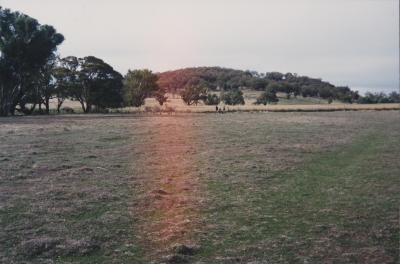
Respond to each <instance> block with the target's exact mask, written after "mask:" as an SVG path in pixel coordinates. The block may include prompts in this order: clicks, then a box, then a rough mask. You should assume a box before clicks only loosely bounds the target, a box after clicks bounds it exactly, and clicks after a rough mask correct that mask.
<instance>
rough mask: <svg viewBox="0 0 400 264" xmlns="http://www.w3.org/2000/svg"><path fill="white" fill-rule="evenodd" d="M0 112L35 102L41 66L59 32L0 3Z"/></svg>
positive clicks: (60, 39)
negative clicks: (3, 6)
mask: <svg viewBox="0 0 400 264" xmlns="http://www.w3.org/2000/svg"><path fill="white" fill-rule="evenodd" d="M0 36H1V37H0V115H8V114H10V113H11V114H12V113H14V111H15V110H16V107H17V105H19V110H20V111H22V112H27V109H26V104H27V103H32V104H33V105H36V104H37V103H38V100H40V99H39V96H38V94H37V93H38V85H41V84H40V82H38V80H39V79H40V78H39V75H40V71H41V69H43V67H44V66H45V65H46V63H47V62H48V60H50V59H52V58H54V56H55V54H54V53H55V51H56V49H57V46H58V45H60V44H61V43H62V42H63V41H64V37H63V35H61V34H59V33H57V32H56V30H55V29H54V28H53V27H52V26H49V25H41V24H39V22H38V21H37V20H36V19H34V18H31V17H29V16H27V15H25V14H21V13H19V12H12V11H10V10H9V9H3V8H1V7H0Z"/></svg>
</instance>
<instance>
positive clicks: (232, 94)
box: [221, 89, 245, 105]
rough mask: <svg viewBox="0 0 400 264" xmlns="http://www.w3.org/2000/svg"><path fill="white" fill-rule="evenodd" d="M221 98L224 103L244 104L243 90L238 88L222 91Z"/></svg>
mask: <svg viewBox="0 0 400 264" xmlns="http://www.w3.org/2000/svg"><path fill="white" fill-rule="evenodd" d="M221 100H222V101H224V103H225V104H227V105H238V104H241V105H244V104H245V102H244V97H243V92H242V91H240V90H238V89H236V90H230V91H228V92H224V93H223V94H222V95H221Z"/></svg>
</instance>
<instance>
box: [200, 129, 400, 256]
mask: <svg viewBox="0 0 400 264" xmlns="http://www.w3.org/2000/svg"><path fill="white" fill-rule="evenodd" d="M386 136H387V135H385V133H379V134H372V135H368V136H366V137H363V138H360V139H357V141H356V142H354V143H353V144H351V145H350V146H347V147H344V148H340V149H338V150H336V151H334V152H332V153H328V154H322V155H318V156H316V157H313V158H312V159H310V160H309V162H308V163H307V165H304V166H302V167H301V168H299V169H297V170H295V171H293V172H292V173H290V174H286V173H282V172H279V173H274V174H272V175H271V176H270V177H268V178H266V179H263V180H259V181H257V186H251V187H249V186H243V185H237V184H233V185H232V184H229V183H227V182H225V181H211V182H210V184H209V186H210V189H211V190H213V192H212V193H213V194H214V195H215V196H214V197H213V200H214V201H215V202H214V205H213V206H214V207H213V208H212V209H211V210H206V211H205V214H206V215H207V216H208V217H209V221H210V222H218V223H223V225H219V226H217V227H216V228H215V229H212V231H211V232H209V233H208V234H207V237H204V238H203V239H204V240H203V241H202V244H203V248H204V249H205V250H204V251H203V255H202V256H201V259H202V260H213V261H217V262H221V263H228V262H241V263H247V262H250V261H264V262H265V261H268V262H272V263H282V262H285V263H304V262H308V263H398V261H399V259H398V253H399V252H398V241H399V226H398V201H399V199H400V196H399V178H398V173H399V171H400V165H399V164H398V162H396V160H397V158H398V157H399V156H400V150H399V148H393V145H398V139H396V138H394V137H391V138H388V137H386ZM232 197H236V198H235V199H232ZM226 201H230V202H229V203H227V202H226ZM221 238H223V239H222V240H221Z"/></svg>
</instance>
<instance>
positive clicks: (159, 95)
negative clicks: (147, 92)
mask: <svg viewBox="0 0 400 264" xmlns="http://www.w3.org/2000/svg"><path fill="white" fill-rule="evenodd" d="M165 94H166V93H165V90H164V89H161V88H159V89H158V90H157V91H156V92H155V93H154V98H156V100H157V102H158V103H159V104H160V105H161V106H162V105H163V104H164V103H165V102H167V100H168V97H167V96H166V95H165Z"/></svg>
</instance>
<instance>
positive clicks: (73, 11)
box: [0, 0, 399, 93]
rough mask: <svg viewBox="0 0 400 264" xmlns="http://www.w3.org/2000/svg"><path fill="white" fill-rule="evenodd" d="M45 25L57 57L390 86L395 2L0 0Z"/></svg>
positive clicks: (394, 75)
mask: <svg viewBox="0 0 400 264" xmlns="http://www.w3.org/2000/svg"><path fill="white" fill-rule="evenodd" d="M0 6H3V7H5V8H10V9H12V10H15V11H21V12H23V13H26V14H28V15H30V16H31V17H34V18H36V19H38V20H39V22H40V23H42V24H50V25H53V26H54V27H55V28H56V29H57V31H58V32H60V33H62V34H63V35H64V36H65V38H66V40H65V42H64V43H63V44H62V45H61V46H60V48H59V53H60V55H61V56H63V57H64V56H69V55H74V56H77V57H84V56H88V55H93V56H96V57H99V58H101V59H103V60H104V61H106V62H107V63H109V64H111V65H112V66H113V67H114V68H115V69H116V70H118V71H120V72H121V73H122V74H125V73H126V72H127V70H128V69H139V68H140V69H141V68H148V69H151V70H153V71H155V72H161V71H166V70H174V69H179V68H184V67H192V66H222V67H229V68H234V69H243V70H256V71H259V72H269V71H280V72H293V73H298V74H300V75H307V76H311V77H315V78H322V79H323V80H326V81H329V82H331V83H333V84H335V85H348V86H350V87H351V88H353V89H355V90H359V91H360V92H361V93H363V92H365V91H366V90H368V91H386V92H390V91H393V90H397V91H398V90H399V0H335V1H332V0H112V1H111V0H84V1H82V0H0Z"/></svg>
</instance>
